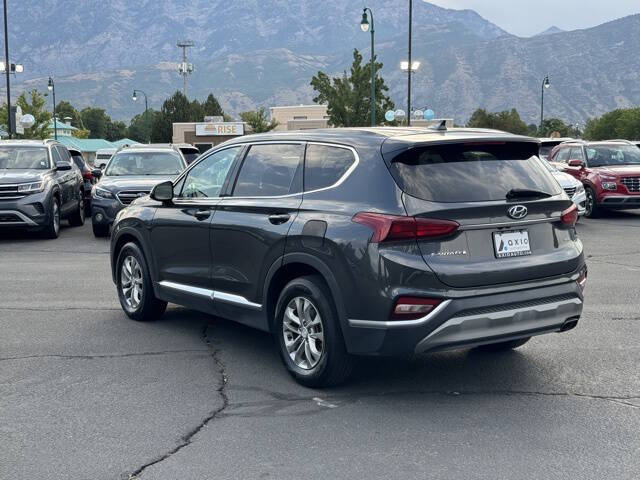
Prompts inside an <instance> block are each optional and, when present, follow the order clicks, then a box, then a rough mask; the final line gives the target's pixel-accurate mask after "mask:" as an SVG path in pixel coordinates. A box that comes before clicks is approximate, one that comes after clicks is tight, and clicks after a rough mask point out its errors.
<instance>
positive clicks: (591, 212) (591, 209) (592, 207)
mask: <svg viewBox="0 0 640 480" xmlns="http://www.w3.org/2000/svg"><path fill="white" fill-rule="evenodd" d="M585 194H586V196H587V200H586V201H585V202H584V203H585V211H584V216H585V217H587V218H597V217H598V216H600V213H601V212H602V209H601V207H599V206H598V200H597V197H596V192H594V191H593V189H592V188H591V187H585Z"/></svg>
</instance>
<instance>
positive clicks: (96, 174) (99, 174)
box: [91, 168, 102, 178]
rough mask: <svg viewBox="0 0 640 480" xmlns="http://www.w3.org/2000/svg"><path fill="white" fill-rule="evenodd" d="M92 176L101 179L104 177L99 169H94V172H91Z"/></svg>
mask: <svg viewBox="0 0 640 480" xmlns="http://www.w3.org/2000/svg"><path fill="white" fill-rule="evenodd" d="M91 175H93V176H94V177H96V178H100V177H101V176H102V170H100V169H99V168H94V169H93V170H91Z"/></svg>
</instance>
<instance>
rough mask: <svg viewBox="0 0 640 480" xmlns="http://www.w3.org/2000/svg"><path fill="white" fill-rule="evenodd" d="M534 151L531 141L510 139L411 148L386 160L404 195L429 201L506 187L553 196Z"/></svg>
mask: <svg viewBox="0 0 640 480" xmlns="http://www.w3.org/2000/svg"><path fill="white" fill-rule="evenodd" d="M537 151H538V145H536V144H532V143H515V142H514V143H486V144H481V143H479V144H456V145H435V146H433V147H424V148H415V149H410V150H407V151H405V152H403V153H401V154H400V155H398V156H397V157H395V158H394V159H393V160H392V163H391V173H392V174H393V176H394V178H395V179H396V181H397V183H398V185H399V186H400V188H401V189H402V190H404V191H405V192H406V193H408V194H409V195H411V196H414V197H418V198H421V199H423V200H430V201H435V202H482V201H493V200H504V199H505V198H506V197H507V193H508V192H510V191H511V190H535V191H539V192H544V193H546V194H549V195H557V194H559V193H560V192H561V190H560V189H559V186H558V183H557V182H556V181H555V179H554V178H553V176H551V175H550V174H549V172H548V171H546V168H545V167H543V166H542V165H540V163H541V160H540V159H539V158H538V157H537Z"/></svg>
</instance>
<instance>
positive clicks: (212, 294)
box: [158, 280, 262, 310]
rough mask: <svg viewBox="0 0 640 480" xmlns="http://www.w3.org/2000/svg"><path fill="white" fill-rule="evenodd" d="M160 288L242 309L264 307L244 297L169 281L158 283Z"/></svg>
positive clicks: (260, 308) (259, 308)
mask: <svg viewBox="0 0 640 480" xmlns="http://www.w3.org/2000/svg"><path fill="white" fill-rule="evenodd" d="M158 283H159V285H160V286H162V287H165V288H170V289H172V290H179V291H181V292H185V293H189V294H191V295H198V296H201V297H207V298H210V299H211V300H213V301H214V302H215V301H218V302H223V303H230V304H233V305H240V306H242V307H246V308H250V309H253V310H262V305H261V304H259V303H254V302H251V301H249V300H247V299H246V298H245V297H243V296H242V295H235V294H233V293H226V292H219V291H217V290H209V289H207V288H201V287H194V286H192V285H185V284H183V283H177V282H171V281H168V280H162V281H160V282H158Z"/></svg>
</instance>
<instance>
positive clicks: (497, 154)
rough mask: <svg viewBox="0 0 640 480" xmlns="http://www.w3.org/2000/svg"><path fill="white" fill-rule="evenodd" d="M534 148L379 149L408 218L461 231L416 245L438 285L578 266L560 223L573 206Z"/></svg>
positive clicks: (517, 142) (515, 144)
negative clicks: (446, 224) (433, 221)
mask: <svg viewBox="0 0 640 480" xmlns="http://www.w3.org/2000/svg"><path fill="white" fill-rule="evenodd" d="M537 150H538V145H537V143H535V142H534V141H526V139H522V137H514V140H512V141H508V140H505V141H484V142H483V141H477V140H470V141H464V142H460V141H457V142H455V143H451V142H450V143H442V144H437V145H434V144H432V143H430V144H425V145H415V144H414V145H412V146H411V147H410V148H406V149H404V150H402V149H400V150H397V149H396V150H394V151H392V152H387V153H384V151H383V154H384V156H385V161H386V162H387V164H388V166H389V169H390V171H391V173H392V175H393V177H394V179H395V180H396V183H397V184H398V186H399V187H400V188H401V189H402V190H403V192H404V193H403V196H402V198H403V202H404V205H405V208H406V210H407V214H408V215H410V216H414V217H416V218H421V217H422V218H435V219H446V220H453V221H456V222H457V223H458V224H459V225H460V228H459V229H458V230H457V231H456V232H455V233H454V234H453V235H451V236H449V237H446V238H439V239H436V240H433V239H430V240H428V239H427V240H420V239H419V240H418V245H419V247H420V252H421V254H422V257H423V259H424V261H425V262H426V263H427V265H428V266H429V267H430V268H431V269H432V270H433V271H434V273H435V274H436V275H437V276H438V278H439V279H440V280H441V281H442V282H443V283H444V284H446V285H449V286H451V287H457V288H467V287H477V286H483V285H494V284H501V283H512V282H521V281H527V280H534V279H539V278H544V277H550V276H555V275H561V274H566V273H569V272H573V271H575V270H576V269H577V268H579V266H580V265H581V263H582V258H581V252H582V247H581V244H580V242H579V241H577V238H576V233H575V229H574V228H573V227H569V226H567V225H566V224H564V223H563V222H562V221H561V219H560V217H561V215H562V213H563V212H564V211H566V210H567V209H569V208H570V207H571V206H572V202H571V200H569V199H568V197H567V196H566V195H565V194H564V192H563V190H562V188H561V187H560V186H559V185H558V183H557V182H556V180H555V179H554V178H553V176H552V175H551V174H550V173H549V172H548V171H547V170H546V169H545V168H544V167H543V166H542V165H541V163H540V162H541V160H540V159H539V158H538V157H537Z"/></svg>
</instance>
